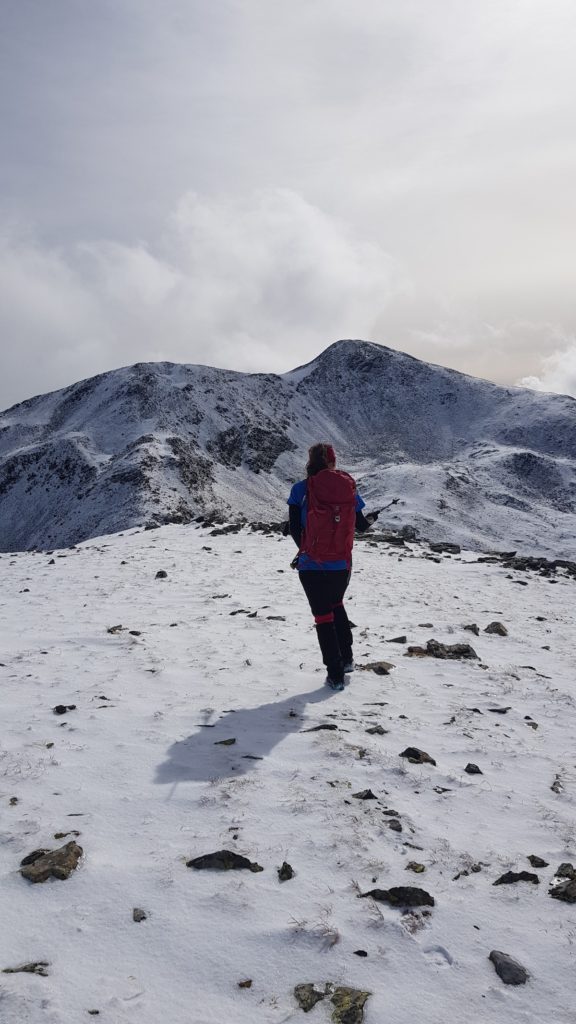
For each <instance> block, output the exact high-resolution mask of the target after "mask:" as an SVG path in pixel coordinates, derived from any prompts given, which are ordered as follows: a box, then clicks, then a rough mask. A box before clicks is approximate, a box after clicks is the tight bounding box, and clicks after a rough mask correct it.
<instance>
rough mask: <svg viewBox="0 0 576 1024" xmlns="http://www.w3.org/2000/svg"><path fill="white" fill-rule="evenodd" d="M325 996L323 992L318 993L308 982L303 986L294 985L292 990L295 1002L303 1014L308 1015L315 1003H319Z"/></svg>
mask: <svg viewBox="0 0 576 1024" xmlns="http://www.w3.org/2000/svg"><path fill="white" fill-rule="evenodd" d="M325 995H326V993H325V992H318V991H317V989H315V988H314V985H312V984H311V983H310V982H306V983H305V984H303V985H296V987H295V989H294V996H295V998H296V1002H297V1003H298V1006H299V1007H300V1009H301V1010H304V1013H310V1010H313V1009H314V1007H315V1006H316V1003H319V1002H320V1000H321V999H324V996H325Z"/></svg>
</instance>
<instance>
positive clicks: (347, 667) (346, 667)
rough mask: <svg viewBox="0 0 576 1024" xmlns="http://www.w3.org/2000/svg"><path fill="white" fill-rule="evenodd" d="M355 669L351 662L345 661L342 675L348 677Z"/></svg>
mask: <svg viewBox="0 0 576 1024" xmlns="http://www.w3.org/2000/svg"><path fill="white" fill-rule="evenodd" d="M355 668H356V666H355V664H354V662H353V661H347V662H346V664H345V665H344V675H345V676H349V675H350V673H351V672H353V671H354V669H355Z"/></svg>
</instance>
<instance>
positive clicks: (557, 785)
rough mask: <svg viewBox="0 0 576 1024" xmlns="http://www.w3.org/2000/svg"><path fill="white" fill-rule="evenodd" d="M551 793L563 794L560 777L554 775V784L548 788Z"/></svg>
mask: <svg viewBox="0 0 576 1024" xmlns="http://www.w3.org/2000/svg"><path fill="white" fill-rule="evenodd" d="M550 789H551V790H552V792H553V793H563V792H564V786H563V785H562V776H560V775H556V777H555V779H554V782H553V783H552V785H551V786H550Z"/></svg>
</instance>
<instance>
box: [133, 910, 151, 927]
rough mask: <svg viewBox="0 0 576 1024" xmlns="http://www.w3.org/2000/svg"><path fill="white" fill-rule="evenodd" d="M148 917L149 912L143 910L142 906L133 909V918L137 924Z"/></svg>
mask: <svg viewBox="0 0 576 1024" xmlns="http://www.w3.org/2000/svg"><path fill="white" fill-rule="evenodd" d="M147 918H148V914H147V913H146V911H145V910H142V908H141V907H134V910H133V911H132V920H133V921H135V922H136V924H140V921H146V920H147Z"/></svg>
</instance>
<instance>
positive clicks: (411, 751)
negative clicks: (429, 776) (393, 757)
mask: <svg viewBox="0 0 576 1024" xmlns="http://www.w3.org/2000/svg"><path fill="white" fill-rule="evenodd" d="M399 756H400V757H407V758H408V760H409V762H410V764H432V765H434V767H436V761H435V760H434V758H433V757H430V754H427V753H426V751H425V750H419V748H418V747H406V750H403V751H402V753H401V754H400V755H399Z"/></svg>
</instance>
